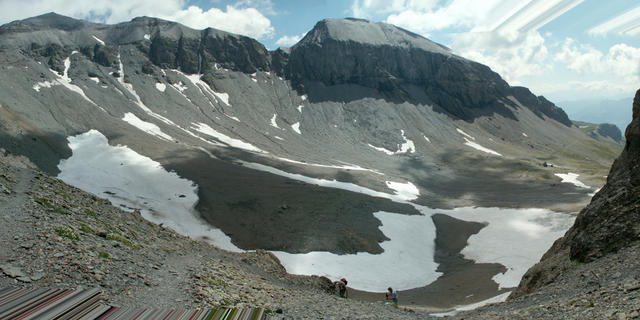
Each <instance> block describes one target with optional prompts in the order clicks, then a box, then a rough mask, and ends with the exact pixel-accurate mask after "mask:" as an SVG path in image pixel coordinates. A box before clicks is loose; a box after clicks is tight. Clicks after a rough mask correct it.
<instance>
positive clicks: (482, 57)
mask: <svg viewBox="0 0 640 320" xmlns="http://www.w3.org/2000/svg"><path fill="white" fill-rule="evenodd" d="M452 49H453V50H454V52H455V53H457V54H459V55H461V56H463V57H465V58H467V59H470V60H474V61H477V62H480V63H483V64H486V65H488V66H489V67H490V68H491V69H492V70H493V71H495V72H497V73H499V74H500V75H501V76H502V77H503V78H505V80H507V81H509V82H514V81H516V80H517V79H519V78H521V77H524V76H529V75H537V74H542V73H544V72H547V71H548V69H549V66H548V65H547V63H546V60H547V58H548V56H549V52H548V49H547V46H546V45H545V40H544V37H542V35H541V34H540V33H538V32H537V31H529V32H527V33H520V32H508V33H498V32H469V33H463V34H459V35H458V36H456V37H455V39H454V41H453V44H452Z"/></svg>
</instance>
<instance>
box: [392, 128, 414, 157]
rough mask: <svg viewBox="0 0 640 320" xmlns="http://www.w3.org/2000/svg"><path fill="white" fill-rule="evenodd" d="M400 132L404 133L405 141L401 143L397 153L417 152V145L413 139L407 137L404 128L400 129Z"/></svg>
mask: <svg viewBox="0 0 640 320" xmlns="http://www.w3.org/2000/svg"><path fill="white" fill-rule="evenodd" d="M400 134H401V135H402V139H404V143H403V144H401V145H400V148H399V150H398V151H397V152H396V153H407V152H410V153H415V152H416V145H415V144H413V141H412V140H410V139H407V137H405V135H404V130H400Z"/></svg>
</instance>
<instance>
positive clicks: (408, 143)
mask: <svg viewBox="0 0 640 320" xmlns="http://www.w3.org/2000/svg"><path fill="white" fill-rule="evenodd" d="M354 121H355V120H354ZM400 134H401V135H402V139H404V142H403V143H402V144H399V145H398V150H397V151H391V150H389V149H386V148H382V147H376V146H374V145H372V144H370V143H368V144H367V145H368V146H369V147H371V148H374V149H376V150H378V151H382V152H384V153H386V154H388V155H394V154H401V153H407V152H410V153H415V152H416V146H415V144H414V143H413V141H412V140H409V139H407V137H406V136H405V135H404V130H400Z"/></svg>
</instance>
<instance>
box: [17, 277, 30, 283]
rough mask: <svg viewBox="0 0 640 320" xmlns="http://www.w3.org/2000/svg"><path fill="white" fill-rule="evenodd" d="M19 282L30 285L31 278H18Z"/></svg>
mask: <svg viewBox="0 0 640 320" xmlns="http://www.w3.org/2000/svg"><path fill="white" fill-rule="evenodd" d="M18 281H20V282H24V283H30V282H31V278H30V277H28V276H22V277H18Z"/></svg>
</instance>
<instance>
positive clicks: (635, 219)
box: [513, 90, 640, 297]
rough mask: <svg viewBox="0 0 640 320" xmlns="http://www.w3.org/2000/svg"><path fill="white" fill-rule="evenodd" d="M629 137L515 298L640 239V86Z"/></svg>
mask: <svg viewBox="0 0 640 320" xmlns="http://www.w3.org/2000/svg"><path fill="white" fill-rule="evenodd" d="M625 137H626V145H625V148H624V150H623V152H622V154H621V155H620V156H619V157H618V159H616V161H615V162H614V164H613V166H612V167H611V171H610V173H609V176H608V178H607V183H606V184H605V186H604V187H603V188H602V189H601V190H600V192H598V193H597V194H596V195H595V196H594V197H593V199H592V201H591V203H590V204H589V205H588V206H587V207H586V208H584V209H583V210H582V211H581V212H580V213H579V214H578V217H577V218H576V221H575V224H574V225H573V227H571V229H569V231H567V233H566V234H565V236H564V237H562V238H560V239H558V240H557V241H556V242H555V243H554V245H553V246H552V247H551V249H549V251H548V252H547V253H546V254H545V255H544V256H543V257H542V259H541V261H540V263H539V264H537V265H535V266H534V267H533V268H531V269H530V270H529V271H528V272H527V273H526V274H525V275H524V277H523V278H522V281H521V282H520V285H519V287H518V289H517V291H516V292H514V294H513V296H514V297H516V296H520V295H524V294H527V293H531V292H533V291H535V290H536V289H538V288H540V287H542V286H545V285H546V284H549V283H551V282H553V281H554V279H555V278H556V277H558V276H559V275H561V274H562V273H563V272H564V270H566V269H568V268H572V267H573V266H574V264H575V263H576V262H577V263H587V262H591V261H594V260H597V259H599V258H602V257H603V256H606V255H607V254H609V253H613V252H617V251H619V250H621V249H623V248H626V247H629V246H631V245H633V244H637V243H638V241H640V90H638V92H636V96H635V99H634V102H633V121H632V122H631V124H629V126H628V127H627V130H626V132H625Z"/></svg>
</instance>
